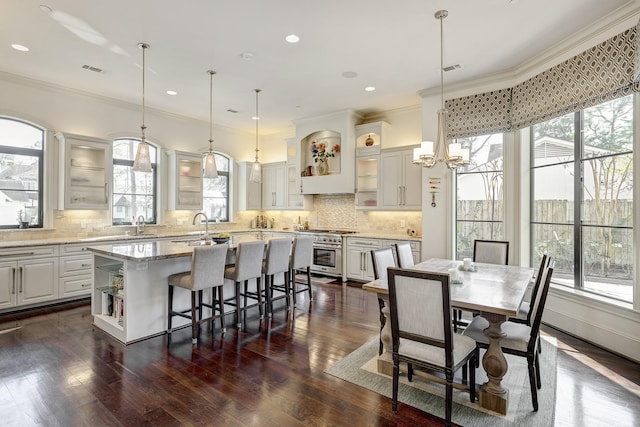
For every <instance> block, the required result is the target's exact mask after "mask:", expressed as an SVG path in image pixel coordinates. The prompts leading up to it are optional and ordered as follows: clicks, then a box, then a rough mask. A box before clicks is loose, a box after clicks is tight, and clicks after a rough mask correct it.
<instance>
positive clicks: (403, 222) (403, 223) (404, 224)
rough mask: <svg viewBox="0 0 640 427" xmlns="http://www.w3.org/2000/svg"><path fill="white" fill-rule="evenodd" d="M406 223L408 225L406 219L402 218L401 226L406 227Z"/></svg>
mask: <svg viewBox="0 0 640 427" xmlns="http://www.w3.org/2000/svg"><path fill="white" fill-rule="evenodd" d="M406 225H407V223H406V221H405V220H404V219H401V220H400V228H404V227H406Z"/></svg>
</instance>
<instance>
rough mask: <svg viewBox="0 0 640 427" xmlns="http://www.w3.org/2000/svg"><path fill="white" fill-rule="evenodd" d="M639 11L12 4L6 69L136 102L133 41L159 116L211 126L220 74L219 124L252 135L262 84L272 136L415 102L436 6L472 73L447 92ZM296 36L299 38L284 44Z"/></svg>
mask: <svg viewBox="0 0 640 427" xmlns="http://www.w3.org/2000/svg"><path fill="white" fill-rule="evenodd" d="M631 4H633V5H637V0H607V1H602V0H562V1H558V0H482V1H479V0H455V1H453V0H449V1H446V0H429V1H425V0H401V1H390V0H346V1H345V0H322V1H317V0H316V1H312V0H272V1H266V0H240V1H238V0H236V1H233V0H227V1H222V0H190V1H184V2H177V1H172V0H135V1H131V0H109V1H97V0H83V1H79V0H38V1H33V0H2V2H0V71H4V72H7V73H10V74H15V75H20V76H25V77H27V78H32V79H36V80H41V81H44V82H48V83H52V84H55V85H60V86H64V87H68V88H73V89H75V90H80V91H85V92H90V93H93V94H97V95H102V96H106V97H109V98H114V99H119V100H124V101H127V102H131V103H134V104H140V103H141V97H142V86H141V82H142V69H141V63H142V51H141V50H140V49H138V47H137V45H138V43H139V42H145V43H148V44H149V45H150V49H148V50H147V52H146V70H147V72H146V91H145V92H146V94H145V100H146V105H147V106H148V107H149V108H154V109H159V110H163V111H167V112H171V113H174V114H180V115H184V116H188V117H193V118H196V119H201V120H204V121H207V122H208V120H209V75H208V73H207V70H209V69H213V70H215V71H216V72H217V74H216V75H215V77H214V81H213V90H214V95H213V106H214V110H213V121H214V122H215V123H216V124H218V125H223V126H228V127H231V128H235V129H242V130H246V131H251V130H252V129H253V128H254V123H253V121H252V120H251V117H252V116H253V115H255V93H254V92H253V90H254V89H255V88H260V89H262V92H261V94H260V116H261V121H260V126H261V130H262V132H265V133H273V132H278V131H281V130H283V129H286V128H289V127H291V126H292V123H291V121H292V120H295V119H298V118H303V117H313V116H318V115H322V114H326V113H331V112H335V111H339V110H344V109H347V108H349V109H353V110H356V111H358V112H360V113H361V114H363V115H369V114H375V113H377V112H381V111H387V110H392V109H397V108H403V107H408V106H415V105H419V104H420V97H419V96H418V95H417V92H418V91H420V90H422V89H429V88H438V87H439V84H440V74H439V63H440V23H439V21H438V20H437V19H435V18H434V16H433V15H434V13H435V12H436V11H437V10H439V9H447V10H448V11H449V17H448V18H446V19H445V20H444V46H445V66H447V65H453V64H460V65H462V68H461V69H459V70H455V71H452V72H448V73H445V86H446V85H447V84H454V83H460V82H464V81H470V80H474V79H478V78H480V77H485V76H491V75H494V74H496V73H503V72H509V71H510V70H514V69H517V68H518V67H519V66H522V64H524V63H526V62H527V61H529V60H530V59H531V58H534V57H536V56H539V55H541V54H543V53H544V52H546V51H549V50H550V49H553V48H554V46H557V45H558V44H559V43H560V42H562V41H563V40H567V39H568V38H570V37H572V36H574V35H575V34H577V33H579V32H584V31H585V30H591V29H593V30H594V31H595V30H596V29H597V28H598V26H600V27H602V26H604V25H605V24H606V22H607V20H609V21H610V20H611V17H612V16H614V15H615V12H616V11H618V12H619V11H620V8H621V7H623V6H626V7H627V8H628V7H629V6H630V5H631ZM291 33H295V34H297V35H299V36H300V42H299V43H297V44H289V43H287V42H286V41H285V40H284V37H285V36H286V35H288V34H291ZM14 43H17V44H21V45H24V46H27V47H28V48H29V49H30V50H29V51H28V52H19V51H17V50H14V49H12V48H11V44H14ZM243 54H245V55H244V56H250V58H244V57H243ZM247 54H248V55H247ZM83 65H89V66H91V67H96V68H99V69H101V70H102V72H93V71H88V70H85V69H83ZM344 72H353V73H356V74H357V75H356V76H355V77H350V78H347V77H343V76H342V74H343V73H344ZM366 86H374V87H375V88H376V90H375V91H373V92H366V91H365V90H364V88H365V87H366ZM167 90H174V91H176V92H178V94H177V95H175V96H170V95H167V94H166V91H167ZM229 109H231V110H235V111H237V113H232V112H229V111H227V110H229Z"/></svg>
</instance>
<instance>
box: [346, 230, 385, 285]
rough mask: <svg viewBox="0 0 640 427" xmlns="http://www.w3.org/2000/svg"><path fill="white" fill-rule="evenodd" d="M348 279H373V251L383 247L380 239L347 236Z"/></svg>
mask: <svg viewBox="0 0 640 427" xmlns="http://www.w3.org/2000/svg"><path fill="white" fill-rule="evenodd" d="M346 240H347V279H356V280H365V281H371V280H373V277H374V276H373V260H372V258H371V251H372V250H374V249H379V248H380V247H381V241H380V240H379V239H368V238H361V237H347V239H346Z"/></svg>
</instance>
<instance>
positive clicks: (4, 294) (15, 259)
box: [0, 246, 58, 309]
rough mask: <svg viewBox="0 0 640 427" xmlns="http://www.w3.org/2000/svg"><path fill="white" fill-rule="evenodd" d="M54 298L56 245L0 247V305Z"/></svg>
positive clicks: (56, 291)
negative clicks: (0, 248)
mask: <svg viewBox="0 0 640 427" xmlns="http://www.w3.org/2000/svg"><path fill="white" fill-rule="evenodd" d="M57 298H58V251H57V247H56V246H37V247H21V248H13V249H2V250H0V309H4V308H11V307H18V306H21V305H27V304H35V303H40V302H44V301H51V300H55V299H57Z"/></svg>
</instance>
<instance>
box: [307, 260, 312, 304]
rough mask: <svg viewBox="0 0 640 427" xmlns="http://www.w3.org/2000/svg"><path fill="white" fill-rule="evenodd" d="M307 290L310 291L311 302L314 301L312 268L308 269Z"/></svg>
mask: <svg viewBox="0 0 640 427" xmlns="http://www.w3.org/2000/svg"><path fill="white" fill-rule="evenodd" d="M307 285H308V287H307V289H308V291H309V302H311V301H313V294H312V293H311V267H307Z"/></svg>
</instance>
